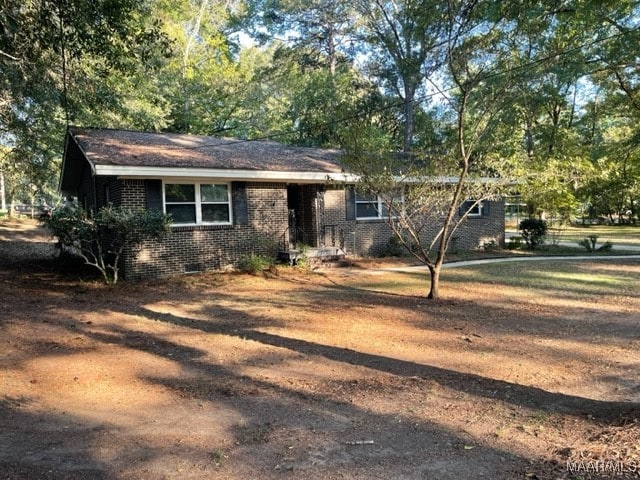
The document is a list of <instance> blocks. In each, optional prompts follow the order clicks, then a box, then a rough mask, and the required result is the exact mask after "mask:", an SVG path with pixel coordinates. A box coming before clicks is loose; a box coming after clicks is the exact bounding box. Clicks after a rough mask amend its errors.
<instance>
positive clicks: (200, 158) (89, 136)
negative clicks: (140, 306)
mask: <svg viewBox="0 0 640 480" xmlns="http://www.w3.org/2000/svg"><path fill="white" fill-rule="evenodd" d="M69 133H70V134H71V135H72V136H73V138H75V140H76V141H77V142H78V144H79V146H80V148H81V149H82V150H83V152H84V154H85V155H86V157H87V158H88V159H89V160H90V161H91V162H92V163H93V164H94V165H117V166H132V167H169V168H176V167H184V168H210V169H229V170H268V171H287V172H327V173H340V172H342V171H344V167H343V165H342V163H340V160H339V158H340V155H341V153H340V151H338V150H329V149H321V148H306V147H292V146H288V145H283V144H280V143H277V142H271V141H262V140H260V141H258V140H251V141H249V140H236V139H230V138H219V137H206V136H196V135H183V134H175V133H146V132H134V131H127V130H110V129H88V128H76V127H71V128H70V129H69Z"/></svg>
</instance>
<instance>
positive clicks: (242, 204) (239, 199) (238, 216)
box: [231, 182, 249, 225]
mask: <svg viewBox="0 0 640 480" xmlns="http://www.w3.org/2000/svg"><path fill="white" fill-rule="evenodd" d="M231 199H232V200H231V201H232V204H233V221H234V223H235V224H236V225H248V224H249V214H248V212H247V184H246V182H233V183H232V184H231Z"/></svg>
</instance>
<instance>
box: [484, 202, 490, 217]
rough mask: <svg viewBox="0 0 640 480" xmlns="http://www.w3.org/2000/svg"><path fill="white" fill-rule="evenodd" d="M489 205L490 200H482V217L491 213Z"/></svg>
mask: <svg viewBox="0 0 640 480" xmlns="http://www.w3.org/2000/svg"><path fill="white" fill-rule="evenodd" d="M489 205H491V202H489V201H486V200H485V201H484V202H482V216H483V217H488V216H489V215H491V209H490V208H489Z"/></svg>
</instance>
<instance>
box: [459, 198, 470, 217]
mask: <svg viewBox="0 0 640 480" xmlns="http://www.w3.org/2000/svg"><path fill="white" fill-rule="evenodd" d="M472 203H473V202H470V201H469V200H465V201H464V202H462V205H460V208H458V216H460V217H462V216H463V215H464V214H465V213H467V210H469V207H471V204H472Z"/></svg>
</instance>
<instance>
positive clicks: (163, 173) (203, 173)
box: [95, 165, 359, 183]
mask: <svg viewBox="0 0 640 480" xmlns="http://www.w3.org/2000/svg"><path fill="white" fill-rule="evenodd" d="M95 173H96V175H111V176H117V177H119V178H128V179H143V178H176V179H180V178H183V179H193V178H200V179H215V180H226V181H252V182H287V183H322V182H343V183H355V182H357V181H358V180H359V176H357V175H353V174H350V173H343V172H297V171H278V170H235V169H215V168H184V167H134V166H122V165H96V166H95Z"/></svg>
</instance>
